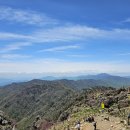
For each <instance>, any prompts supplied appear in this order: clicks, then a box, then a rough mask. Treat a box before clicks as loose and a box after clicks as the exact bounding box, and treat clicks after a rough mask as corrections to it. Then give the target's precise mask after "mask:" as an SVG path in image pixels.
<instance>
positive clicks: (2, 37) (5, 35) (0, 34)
mask: <svg viewBox="0 0 130 130" xmlns="http://www.w3.org/2000/svg"><path fill="white" fill-rule="evenodd" d="M10 39H17V40H21V39H24V40H31V39H33V37H32V36H29V35H24V34H17V33H8V32H0V40H10Z"/></svg>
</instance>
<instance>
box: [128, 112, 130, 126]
mask: <svg viewBox="0 0 130 130" xmlns="http://www.w3.org/2000/svg"><path fill="white" fill-rule="evenodd" d="M128 125H130V113H129V115H128Z"/></svg>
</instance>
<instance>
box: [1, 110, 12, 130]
mask: <svg viewBox="0 0 130 130" xmlns="http://www.w3.org/2000/svg"><path fill="white" fill-rule="evenodd" d="M12 128H13V122H12V121H11V120H10V119H9V118H8V116H7V115H6V114H5V113H4V112H3V111H0V130H12Z"/></svg>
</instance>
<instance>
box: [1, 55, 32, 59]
mask: <svg viewBox="0 0 130 130" xmlns="http://www.w3.org/2000/svg"><path fill="white" fill-rule="evenodd" d="M30 57H31V56H30V55H21V54H1V55H0V58H1V59H4V60H10V59H11V60H12V59H15V60H16V59H25V58H30Z"/></svg>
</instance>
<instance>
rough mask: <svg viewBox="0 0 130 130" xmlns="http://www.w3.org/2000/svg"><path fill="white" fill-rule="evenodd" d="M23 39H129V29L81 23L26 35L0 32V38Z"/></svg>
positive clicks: (62, 40) (55, 40)
mask: <svg viewBox="0 0 130 130" xmlns="http://www.w3.org/2000/svg"><path fill="white" fill-rule="evenodd" d="M10 39H16V40H21V39H22V40H25V41H27V42H32V43H38V42H41V43H45V42H70V41H80V40H88V39H93V40H96V39H114V40H118V39H121V40H124V39H127V40H130V30H129V29H112V30H103V29H99V28H93V27H88V26H81V25H71V26H65V25H64V26H60V27H53V28H51V29H47V28H46V29H45V28H42V29H40V30H37V31H34V32H32V33H30V34H28V35H25V34H15V33H4V32H0V40H10Z"/></svg>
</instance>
